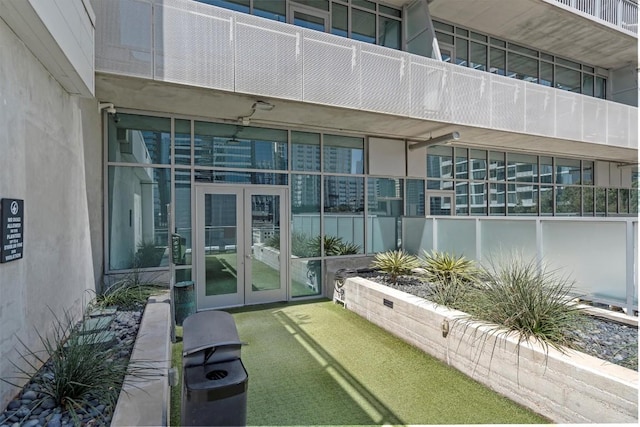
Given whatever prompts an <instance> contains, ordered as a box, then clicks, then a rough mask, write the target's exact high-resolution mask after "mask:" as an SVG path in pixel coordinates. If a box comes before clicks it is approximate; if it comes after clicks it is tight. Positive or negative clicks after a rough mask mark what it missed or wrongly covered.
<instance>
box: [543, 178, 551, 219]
mask: <svg viewBox="0 0 640 427" xmlns="http://www.w3.org/2000/svg"><path fill="white" fill-rule="evenodd" d="M540 215H542V216H548V215H553V187H552V186H550V185H541V186H540Z"/></svg>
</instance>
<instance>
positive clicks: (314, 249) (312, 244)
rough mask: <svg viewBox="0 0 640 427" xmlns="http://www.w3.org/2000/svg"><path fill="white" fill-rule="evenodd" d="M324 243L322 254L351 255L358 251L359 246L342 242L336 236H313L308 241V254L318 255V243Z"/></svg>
mask: <svg viewBox="0 0 640 427" xmlns="http://www.w3.org/2000/svg"><path fill="white" fill-rule="evenodd" d="M321 244H322V245H324V254H325V255H326V256H337V255H352V254H357V253H358V252H359V251H360V246H358V245H356V244H355V243H350V242H344V241H343V240H342V238H341V237H337V236H324V238H321V237H320V236H317V237H314V238H313V239H311V241H309V253H310V254H312V255H310V256H320V245H321Z"/></svg>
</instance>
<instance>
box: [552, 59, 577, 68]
mask: <svg viewBox="0 0 640 427" xmlns="http://www.w3.org/2000/svg"><path fill="white" fill-rule="evenodd" d="M556 64H560V65H563V66H565V67H569V68H575V69H576V70H579V69H580V64H578V63H577V62H573V61H569V60H567V59H562V58H558V57H556Z"/></svg>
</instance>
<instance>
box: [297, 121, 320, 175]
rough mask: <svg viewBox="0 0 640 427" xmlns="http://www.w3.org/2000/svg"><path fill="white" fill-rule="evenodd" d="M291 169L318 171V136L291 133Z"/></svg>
mask: <svg viewBox="0 0 640 427" xmlns="http://www.w3.org/2000/svg"><path fill="white" fill-rule="evenodd" d="M291 168H292V169H293V170H296V171H314V172H315V171H320V134H318V133H310V132H297V131H293V132H291Z"/></svg>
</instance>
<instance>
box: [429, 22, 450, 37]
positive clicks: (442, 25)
mask: <svg viewBox="0 0 640 427" xmlns="http://www.w3.org/2000/svg"><path fill="white" fill-rule="evenodd" d="M433 26H434V28H436V29H437V30H442V31H446V32H448V33H452V34H453V25H449V24H445V23H444V22H440V21H436V20H434V21H433Z"/></svg>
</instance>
